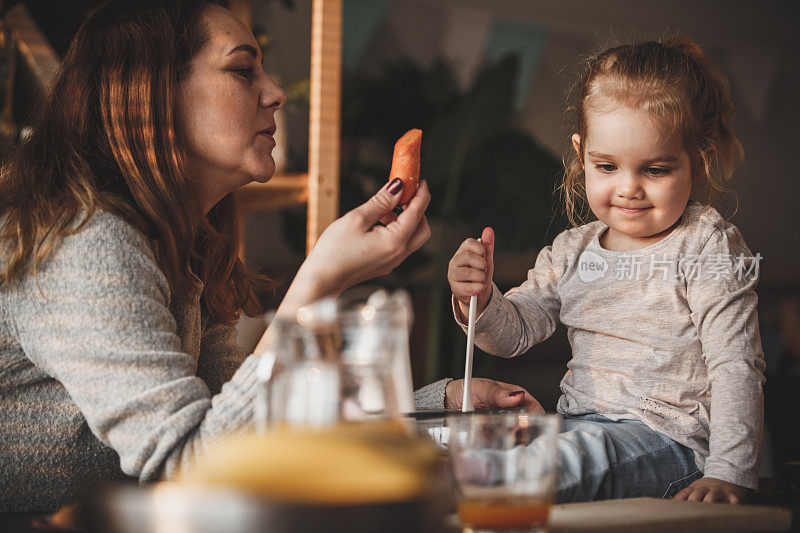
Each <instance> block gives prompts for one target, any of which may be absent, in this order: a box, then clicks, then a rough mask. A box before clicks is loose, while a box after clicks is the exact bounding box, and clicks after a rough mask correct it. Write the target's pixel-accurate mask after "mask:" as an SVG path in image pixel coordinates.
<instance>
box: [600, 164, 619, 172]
mask: <svg viewBox="0 0 800 533" xmlns="http://www.w3.org/2000/svg"><path fill="white" fill-rule="evenodd" d="M595 167H596V168H597V169H598V170H599V171H600V172H614V171H615V170H617V165H608V164H606V165H595Z"/></svg>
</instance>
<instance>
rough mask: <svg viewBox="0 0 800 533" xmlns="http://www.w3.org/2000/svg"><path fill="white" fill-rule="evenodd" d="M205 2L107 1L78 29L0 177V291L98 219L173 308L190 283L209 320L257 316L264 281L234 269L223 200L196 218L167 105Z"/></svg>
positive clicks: (195, 40)
mask: <svg viewBox="0 0 800 533" xmlns="http://www.w3.org/2000/svg"><path fill="white" fill-rule="evenodd" d="M211 3H213V4H217V5H222V6H223V7H227V5H226V3H225V2H221V1H212V0H112V1H110V2H107V3H105V4H103V5H102V6H101V7H99V8H98V9H97V10H95V11H94V12H93V13H92V14H91V15H90V16H89V17H88V18H87V20H86V21H85V22H84V23H83V24H82V25H81V27H80V29H79V30H78V32H77V34H76V35H75V38H74V39H73V41H72V43H71V44H70V47H69V50H68V51H67V53H66V56H65V58H64V61H63V64H62V65H61V68H60V70H59V73H58V75H57V76H56V78H55V81H54V83H53V86H52V87H51V88H50V90H49V91H48V96H47V98H46V100H45V102H44V103H43V105H42V106H41V108H40V110H39V112H38V114H37V118H36V119H35V121H34V123H33V131H32V133H31V134H30V136H29V137H28V138H27V139H26V140H25V141H24V142H22V143H21V145H20V146H19V147H18V148H17V149H16V151H15V152H14V154H12V156H11V157H10V159H9V160H8V162H7V163H6V164H5V165H4V167H3V168H2V171H0V253H2V254H3V256H4V264H3V265H2V267H0V284H3V283H11V282H13V281H14V280H17V279H19V278H21V277H23V276H24V275H25V274H26V273H27V272H29V271H30V272H32V273H34V274H35V272H36V267H37V266H38V265H39V264H40V263H41V262H42V261H43V260H44V259H45V258H46V257H47V256H48V255H49V254H50V252H51V251H52V250H53V249H54V247H55V246H56V245H57V243H58V241H59V240H60V239H61V238H63V237H64V236H67V235H70V234H74V233H76V232H78V231H79V230H80V229H81V227H82V226H83V225H84V224H85V223H86V222H87V221H88V220H89V219H90V218H91V217H92V216H93V214H94V213H95V211H97V210H98V209H101V210H106V211H110V212H113V213H116V214H118V215H120V216H122V217H123V218H124V219H125V220H127V221H128V222H129V223H131V224H132V225H133V226H135V227H136V228H138V229H139V230H140V231H142V232H143V233H144V234H145V235H146V236H147V237H148V238H149V239H150V242H151V243H152V245H153V251H154V254H155V257H156V258H157V260H158V263H159V267H160V268H161V270H162V271H163V273H164V275H165V276H166V278H167V281H168V282H169V286H170V290H171V291H172V293H173V298H176V299H181V298H182V297H184V296H185V295H186V294H187V293H188V291H190V290H191V289H192V288H193V286H194V285H195V284H197V283H198V282H197V280H196V279H195V278H194V276H192V272H194V273H195V274H196V275H197V277H198V278H199V279H200V281H201V282H202V283H203V285H204V290H203V296H202V305H203V306H204V308H205V309H206V311H207V312H208V313H209V314H210V316H211V317H212V319H214V320H217V321H220V322H223V323H226V324H233V323H234V322H235V321H236V319H237V318H238V316H239V313H240V311H241V310H244V311H245V313H247V314H250V315H252V314H255V313H257V312H259V310H260V307H259V304H258V300H257V299H256V296H255V293H254V288H255V287H256V286H269V285H271V282H270V280H269V279H268V278H266V277H265V276H261V275H259V274H257V273H255V272H253V271H251V270H250V269H248V268H247V267H246V266H245V265H244V264H243V263H242V262H241V261H240V260H239V258H238V255H237V243H238V228H237V224H236V216H235V215H236V213H235V207H234V203H233V199H232V198H231V197H230V196H227V197H226V198H224V199H223V200H221V201H220V202H219V203H218V204H217V205H216V206H214V207H213V208H212V209H211V210H210V211H209V212H208V213H207V214H205V213H203V208H202V205H201V203H200V199H199V198H198V196H197V194H196V192H195V191H194V190H193V188H192V187H191V186H190V182H191V174H190V167H189V162H188V160H187V155H186V153H187V152H186V148H185V145H184V141H183V139H182V136H181V131H180V127H179V123H178V120H177V115H176V95H177V94H178V90H179V87H180V83H181V81H182V80H183V79H184V78H185V76H186V75H187V74H188V73H189V72H190V69H191V60H192V58H193V57H194V55H195V54H196V53H197V52H198V51H199V50H200V49H201V48H202V47H203V46H204V45H205V43H206V41H207V39H208V35H207V33H206V30H205V28H204V25H203V24H202V19H201V16H202V14H203V10H204V9H205V8H206V7H207V6H208V5H209V4H211Z"/></svg>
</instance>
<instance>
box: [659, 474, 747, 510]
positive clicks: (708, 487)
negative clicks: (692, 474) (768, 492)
mask: <svg viewBox="0 0 800 533" xmlns="http://www.w3.org/2000/svg"><path fill="white" fill-rule="evenodd" d="M746 494H747V489H745V488H744V487H741V486H739V485H734V484H733V483H728V482H727V481H722V480H721V479H715V478H713V477H704V478H700V479H698V480H697V481H695V482H694V483H692V484H691V485H689V486H688V487H686V488H685V489H683V490H682V491H680V492H679V493H678V494H676V495H675V497H674V499H675V500H686V501H689V502H706V503H710V502H723V503H730V504H734V505H736V504H739V503H742V502H743V501H744V497H745V496H746Z"/></svg>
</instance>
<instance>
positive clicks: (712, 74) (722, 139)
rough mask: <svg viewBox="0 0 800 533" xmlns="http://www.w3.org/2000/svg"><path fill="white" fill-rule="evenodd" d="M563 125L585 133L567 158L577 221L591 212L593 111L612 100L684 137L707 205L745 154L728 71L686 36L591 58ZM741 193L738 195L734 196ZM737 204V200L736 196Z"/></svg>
mask: <svg viewBox="0 0 800 533" xmlns="http://www.w3.org/2000/svg"><path fill="white" fill-rule="evenodd" d="M571 98H572V100H573V101H572V102H570V104H569V105H568V107H567V110H566V116H565V126H566V131H567V132H568V134H572V133H577V134H578V135H580V138H581V142H580V154H578V153H577V152H576V151H575V150H574V149H573V148H572V146H570V147H569V148H568V149H567V151H566V153H565V157H564V170H565V172H564V179H563V181H562V183H561V185H560V186H559V187H558V190H559V191H560V193H561V197H562V200H563V202H564V207H565V210H566V216H567V218H568V219H569V221H570V223H571V224H572V225H573V226H575V227H577V226H578V225H580V224H585V223H586V222H587V218H588V215H589V212H590V211H589V204H588V200H587V198H586V185H585V176H584V168H583V158H584V152H583V150H584V146H585V145H586V135H587V125H586V112H587V110H588V109H590V108H592V107H595V106H599V105H602V104H603V103H606V104H607V103H608V102H613V103H616V104H623V105H627V106H630V107H632V108H634V109H640V110H642V111H645V112H647V113H650V114H652V115H653V116H654V117H655V118H656V120H658V122H659V123H660V124H662V125H663V126H664V127H665V131H664V134H665V136H672V135H678V136H679V138H680V139H682V143H683V147H684V149H685V150H686V151H687V152H688V153H689V157H690V159H691V163H692V180H693V184H692V188H693V193H694V192H695V191H696V192H697V193H698V195H699V196H700V198H701V201H702V202H703V203H704V204H706V205H711V206H713V207H716V208H718V209H720V208H721V206H722V202H723V200H724V197H725V195H726V194H733V192H732V191H731V190H730V189H729V188H728V185H729V183H730V180H731V175H732V174H733V171H734V170H735V168H736V167H737V166H738V165H739V164H740V163H741V161H742V160H743V158H744V150H743V148H742V144H741V143H740V142H739V139H737V138H736V135H734V133H733V128H732V126H733V104H732V103H731V99H730V90H729V87H728V81H727V79H726V78H725V75H724V74H723V73H722V72H721V71H720V70H719V68H718V67H717V66H716V65H715V64H714V63H712V62H711V60H709V59H708V58H707V57H706V55H705V54H704V53H703V51H702V50H701V49H700V47H699V46H698V45H697V44H696V43H695V42H694V41H692V40H690V39H687V38H685V37H673V38H670V39H667V40H665V41H663V42H659V41H650V42H643V43H637V44H628V45H622V46H616V47H613V48H609V49H607V50H605V51H603V52H601V53H599V54H597V55H596V56H594V57H591V58H590V59H589V60H588V63H587V66H586V69H585V71H584V73H583V75H582V76H581V78H580V79H579V81H578V83H577V84H576V86H575V87H574V88H573V90H572V97H571ZM734 197H735V195H734ZM737 202H738V200H737Z"/></svg>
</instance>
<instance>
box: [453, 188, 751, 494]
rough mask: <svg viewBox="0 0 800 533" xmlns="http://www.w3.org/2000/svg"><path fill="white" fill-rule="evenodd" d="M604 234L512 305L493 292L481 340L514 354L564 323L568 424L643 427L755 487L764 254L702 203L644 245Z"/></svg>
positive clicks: (479, 328)
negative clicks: (608, 422)
mask: <svg viewBox="0 0 800 533" xmlns="http://www.w3.org/2000/svg"><path fill="white" fill-rule="evenodd" d="M607 227H608V226H606V225H605V224H604V223H602V222H600V221H595V222H592V223H590V224H586V225H584V226H581V227H579V228H574V229H570V230H567V231H565V232H563V233H561V234H560V235H559V236H558V237H556V239H555V240H554V242H553V244H552V246H547V247H546V248H544V249H542V250H541V252H540V253H539V255H538V257H537V260H536V264H535V266H534V268H533V269H531V270H530V271H529V272H528V277H527V280H526V281H525V282H524V283H523V284H522V285H520V286H519V287H516V288H514V289H511V290H510V291H508V292H507V293H506V294H505V296H504V295H503V294H501V292H500V291H499V290H498V288H497V287H496V286H495V287H494V288H493V292H492V296H491V299H490V301H489V303H488V305H487V307H486V309H485V310H484V311H483V313H482V314H481V315H480V317H479V318H478V319H477V321H476V333H475V343H476V344H477V345H478V346H479V347H480V348H481V349H482V350H484V351H486V352H488V353H491V354H494V355H499V356H502V357H512V356H515V355H518V354H520V353H523V352H525V351H527V350H528V349H530V348H531V347H532V346H533V345H535V344H537V343H539V342H542V341H543V340H545V339H547V338H548V337H549V336H550V335H552V333H553V331H554V330H555V328H556V325H557V323H558V322H559V321H560V322H561V323H563V324H564V325H565V326H566V327H567V332H568V337H569V342H570V345H571V348H572V359H571V360H570V361H569V363H568V365H567V366H568V371H567V373H566V375H565V376H564V378H563V380H562V381H561V391H562V393H563V394H562V396H561V398H560V399H559V402H558V411H559V412H560V413H563V414H571V415H581V414H586V413H598V414H601V415H603V416H606V417H608V418H610V419H612V420H624V419H638V420H641V421H643V422H644V423H645V424H647V425H648V426H650V427H651V428H652V429H653V430H655V431H658V432H660V433H662V434H665V435H667V436H669V437H670V438H672V439H673V440H675V441H677V442H679V443H681V444H684V445H686V446H688V447H690V448H691V449H693V450H694V452H695V459H696V462H697V465H698V467H699V468H701V469H702V470H703V472H704V475H705V476H706V477H713V478H717V479H722V480H724V481H728V482H731V483H735V484H737V485H741V486H744V487H748V488H756V487H757V485H758V457H759V452H760V447H761V436H762V430H763V395H762V386H763V382H764V356H763V352H762V349H761V338H760V334H759V327H758V315H757V312H756V304H757V296H756V293H755V290H754V289H755V286H756V283H757V280H758V269H759V261H760V256H756V257H752V254H751V252H750V250H749V249H748V247H747V245H746V244H745V242H744V240H743V239H742V236H741V234H740V233H739V231H738V229H737V228H736V227H735V226H734V225H732V224H730V223H728V222H726V221H725V220H723V218H722V217H721V216H720V215H719V213H718V212H717V211H716V210H714V209H713V208H710V207H707V206H702V205H700V204H699V203H698V202H694V201H693V202H690V203H689V204H688V205H687V207H686V209H685V211H684V213H683V215H682V217H681V220H680V221H679V223H678V225H677V226H676V228H675V229H674V230H673V231H672V232H671V233H670V234H669V235H667V236H666V237H665V238H664V239H662V240H661V241H659V242H657V243H654V244H652V245H650V246H647V247H646V248H642V249H639V250H635V251H628V252H617V251H610V250H606V249H604V248H602V246H600V243H599V238H600V236H601V235H602V234H603V233H604V231H605V230H606V229H607ZM453 303H454V304H455V302H453ZM454 312H455V314H456V319H457V320H458V318H459V313H458V312H457V310H456V309H455V308H454ZM459 323H460V324H461V325H462V327H464V324H463V322H461V321H459Z"/></svg>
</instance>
